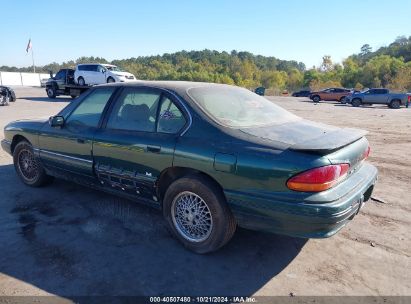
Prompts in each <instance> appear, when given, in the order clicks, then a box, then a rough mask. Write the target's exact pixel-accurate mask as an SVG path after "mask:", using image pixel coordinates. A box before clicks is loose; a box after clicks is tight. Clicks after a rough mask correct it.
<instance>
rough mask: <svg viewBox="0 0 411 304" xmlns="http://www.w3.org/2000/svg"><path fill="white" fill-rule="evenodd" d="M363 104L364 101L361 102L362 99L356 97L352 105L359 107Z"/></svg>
mask: <svg viewBox="0 0 411 304" xmlns="http://www.w3.org/2000/svg"><path fill="white" fill-rule="evenodd" d="M361 104H362V102H361V99H359V98H354V99H353V100H352V101H351V105H352V106H353V107H359V106H360V105H361Z"/></svg>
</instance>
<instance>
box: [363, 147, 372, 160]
mask: <svg viewBox="0 0 411 304" xmlns="http://www.w3.org/2000/svg"><path fill="white" fill-rule="evenodd" d="M370 153H371V147H370V146H368V148H367V150H365V152H364V154H363V155H362V159H367V158H368V156H370Z"/></svg>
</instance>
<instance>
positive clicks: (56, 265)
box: [0, 88, 411, 299]
mask: <svg viewBox="0 0 411 304" xmlns="http://www.w3.org/2000/svg"><path fill="white" fill-rule="evenodd" d="M16 94H17V96H18V98H19V99H18V100H17V102H15V103H11V104H10V105H9V106H7V107H0V128H1V129H3V127H4V126H5V125H6V124H7V123H8V122H9V121H12V120H16V119H23V118H36V117H48V116H50V115H52V114H54V113H56V112H58V111H59V110H60V109H61V108H62V107H64V106H65V105H66V104H67V103H68V102H70V98H61V97H60V98H57V99H56V101H54V102H51V101H50V100H49V99H48V98H47V97H45V92H44V89H40V88H16ZM269 99H270V100H272V101H274V102H275V103H276V104H279V105H280V106H282V107H284V108H286V109H288V110H290V111H291V112H293V113H295V114H297V115H299V116H302V117H304V118H307V119H310V120H315V121H319V122H323V123H328V124H333V125H337V126H341V127H356V128H361V129H365V130H367V131H369V135H368V139H369V141H370V143H371V149H372V152H371V157H370V159H369V161H370V162H372V163H373V164H374V165H376V166H377V167H378V169H379V176H380V177H379V181H378V183H377V185H376V189H375V192H374V195H373V197H374V198H377V199H378V200H380V202H377V201H369V202H367V204H366V206H365V207H364V208H363V209H362V210H361V213H360V214H359V215H358V216H357V217H356V218H354V220H353V221H352V222H351V223H349V224H348V226H346V227H345V228H344V229H343V230H342V231H340V233H338V234H337V235H336V236H333V237H331V238H329V239H321V240H302V239H296V238H290V237H284V236H278V235H272V234H266V233H258V232H252V231H247V230H243V229H239V230H237V233H236V235H235V236H234V238H233V240H232V241H231V242H230V243H229V244H228V245H227V246H225V247H224V248H223V249H221V250H220V251H218V252H216V253H213V254H209V255H196V254H193V253H191V252H189V251H187V250H185V249H183V247H182V246H181V245H180V244H179V243H178V242H177V241H176V240H174V239H173V238H172V237H171V236H170V235H169V233H168V232H167V230H166V228H165V225H164V223H163V221H162V217H161V214H160V213H158V212H157V211H156V210H152V209H149V208H147V207H144V206H140V205H138V204H135V203H133V202H129V201H125V200H122V199H118V198H115V197H111V196H108V195H106V194H103V193H99V192H96V191H94V190H90V189H88V188H84V187H82V186H79V185H74V184H70V183H67V182H64V181H61V180H56V181H55V182H54V183H53V184H52V185H51V186H48V187H46V188H39V189H33V188H29V187H26V186H24V185H23V184H22V183H21V182H20V181H19V180H18V178H17V175H16V174H15V172H14V168H13V165H12V158H11V157H10V156H9V155H8V154H6V153H5V152H3V151H2V150H1V151H0V202H1V203H0V295H48V294H53V295H57V296H60V297H64V298H68V299H70V298H71V297H73V296H78V295H176V296H182V295H284V296H288V295H289V294H290V293H293V294H294V295H385V296H388V295H411V271H410V270H411V263H410V262H411V238H410V231H411V206H410V198H411V190H410V182H411V165H410V157H409V155H410V152H411V109H405V108H402V109H399V110H392V109H388V108H387V107H385V106H380V107H379V106H373V107H362V108H352V107H351V106H346V105H341V104H338V103H333V102H324V103H319V104H314V103H312V102H309V101H308V100H306V99H304V98H292V97H270V98H269ZM1 138H3V132H2V131H1V133H0V139H1Z"/></svg>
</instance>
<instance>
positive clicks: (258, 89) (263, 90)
mask: <svg viewBox="0 0 411 304" xmlns="http://www.w3.org/2000/svg"><path fill="white" fill-rule="evenodd" d="M254 93H256V94H258V95H260V96H264V95H265V88H264V87H258V88H256V89H255V90H254Z"/></svg>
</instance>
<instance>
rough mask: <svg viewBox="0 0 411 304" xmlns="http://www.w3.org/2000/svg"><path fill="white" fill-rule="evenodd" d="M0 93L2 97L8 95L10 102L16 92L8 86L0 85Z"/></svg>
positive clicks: (14, 98) (14, 97)
mask: <svg viewBox="0 0 411 304" xmlns="http://www.w3.org/2000/svg"><path fill="white" fill-rule="evenodd" d="M0 95H2V96H3V97H8V101H10V102H14V101H16V93H15V92H14V90H13V89H12V88H10V87H7V86H0Z"/></svg>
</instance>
